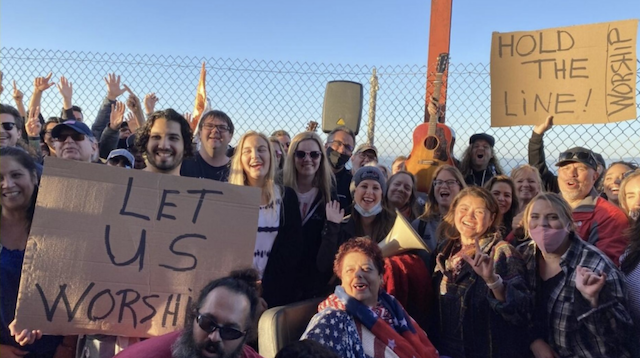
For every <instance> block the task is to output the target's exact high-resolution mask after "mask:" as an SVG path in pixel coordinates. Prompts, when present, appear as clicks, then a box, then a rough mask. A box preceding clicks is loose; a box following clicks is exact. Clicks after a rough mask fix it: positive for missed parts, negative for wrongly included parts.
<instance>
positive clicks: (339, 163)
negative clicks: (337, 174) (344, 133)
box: [327, 147, 351, 170]
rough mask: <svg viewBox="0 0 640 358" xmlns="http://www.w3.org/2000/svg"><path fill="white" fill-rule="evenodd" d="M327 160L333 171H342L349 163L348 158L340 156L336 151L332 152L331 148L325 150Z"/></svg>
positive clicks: (344, 155) (343, 155)
mask: <svg viewBox="0 0 640 358" xmlns="http://www.w3.org/2000/svg"><path fill="white" fill-rule="evenodd" d="M327 158H328V159H329V163H331V166H332V167H333V169H336V170H338V169H342V168H344V165H345V164H347V162H348V161H349V158H351V157H350V156H348V155H346V154H340V153H338V152H337V151H335V150H333V148H331V147H329V148H327Z"/></svg>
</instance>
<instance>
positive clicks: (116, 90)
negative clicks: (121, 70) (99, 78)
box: [104, 73, 131, 101]
mask: <svg viewBox="0 0 640 358" xmlns="http://www.w3.org/2000/svg"><path fill="white" fill-rule="evenodd" d="M104 82H105V83H106V84H107V98H108V99H109V100H110V101H115V100H116V98H118V97H119V96H120V95H121V94H123V93H125V92H126V91H129V92H130V93H131V90H130V89H129V87H127V85H125V84H122V86H123V87H122V88H121V87H120V76H116V74H115V73H110V74H109V75H108V76H107V77H105V78H104Z"/></svg>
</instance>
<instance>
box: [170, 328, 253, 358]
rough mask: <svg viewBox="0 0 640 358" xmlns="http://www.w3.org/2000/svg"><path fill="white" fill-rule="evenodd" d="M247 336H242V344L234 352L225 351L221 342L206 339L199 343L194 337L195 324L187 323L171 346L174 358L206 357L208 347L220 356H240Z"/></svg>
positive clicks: (230, 357)
mask: <svg viewBox="0 0 640 358" xmlns="http://www.w3.org/2000/svg"><path fill="white" fill-rule="evenodd" d="M245 340H246V336H244V337H243V338H242V342H241V344H240V345H239V346H238V348H236V349H235V350H234V351H233V352H229V353H227V352H225V351H224V350H223V348H222V344H221V343H220V342H213V341H211V340H209V339H205V341H204V342H200V343H197V342H196V341H195V339H194V338H193V324H187V325H186V327H185V329H184V331H182V334H181V335H180V337H179V338H178V340H177V341H175V343H173V345H172V346H171V357H172V358H205V356H204V355H203V354H202V352H203V351H204V350H205V349H206V350H207V351H209V352H215V353H217V354H218V355H219V357H220V358H238V357H240V355H242V348H243V347H244V342H245Z"/></svg>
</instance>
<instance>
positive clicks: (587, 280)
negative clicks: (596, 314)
mask: <svg viewBox="0 0 640 358" xmlns="http://www.w3.org/2000/svg"><path fill="white" fill-rule="evenodd" d="M606 281H607V274H605V273H604V272H603V273H602V274H601V275H597V274H596V273H595V272H593V271H591V270H590V269H588V268H586V267H582V266H578V267H577V268H576V278H575V283H576V289H578V291H580V293H581V294H582V297H584V298H585V299H586V300H587V301H589V303H590V304H591V307H593V308H596V307H598V296H599V295H600V291H601V290H602V287H604V284H605V282H606Z"/></svg>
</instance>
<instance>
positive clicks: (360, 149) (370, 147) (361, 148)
mask: <svg viewBox="0 0 640 358" xmlns="http://www.w3.org/2000/svg"><path fill="white" fill-rule="evenodd" d="M367 150H371V151H373V153H375V155H376V158H377V157H378V149H376V147H375V146H373V145H370V144H360V145H359V146H358V148H356V153H362V152H366V151H367Z"/></svg>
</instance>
